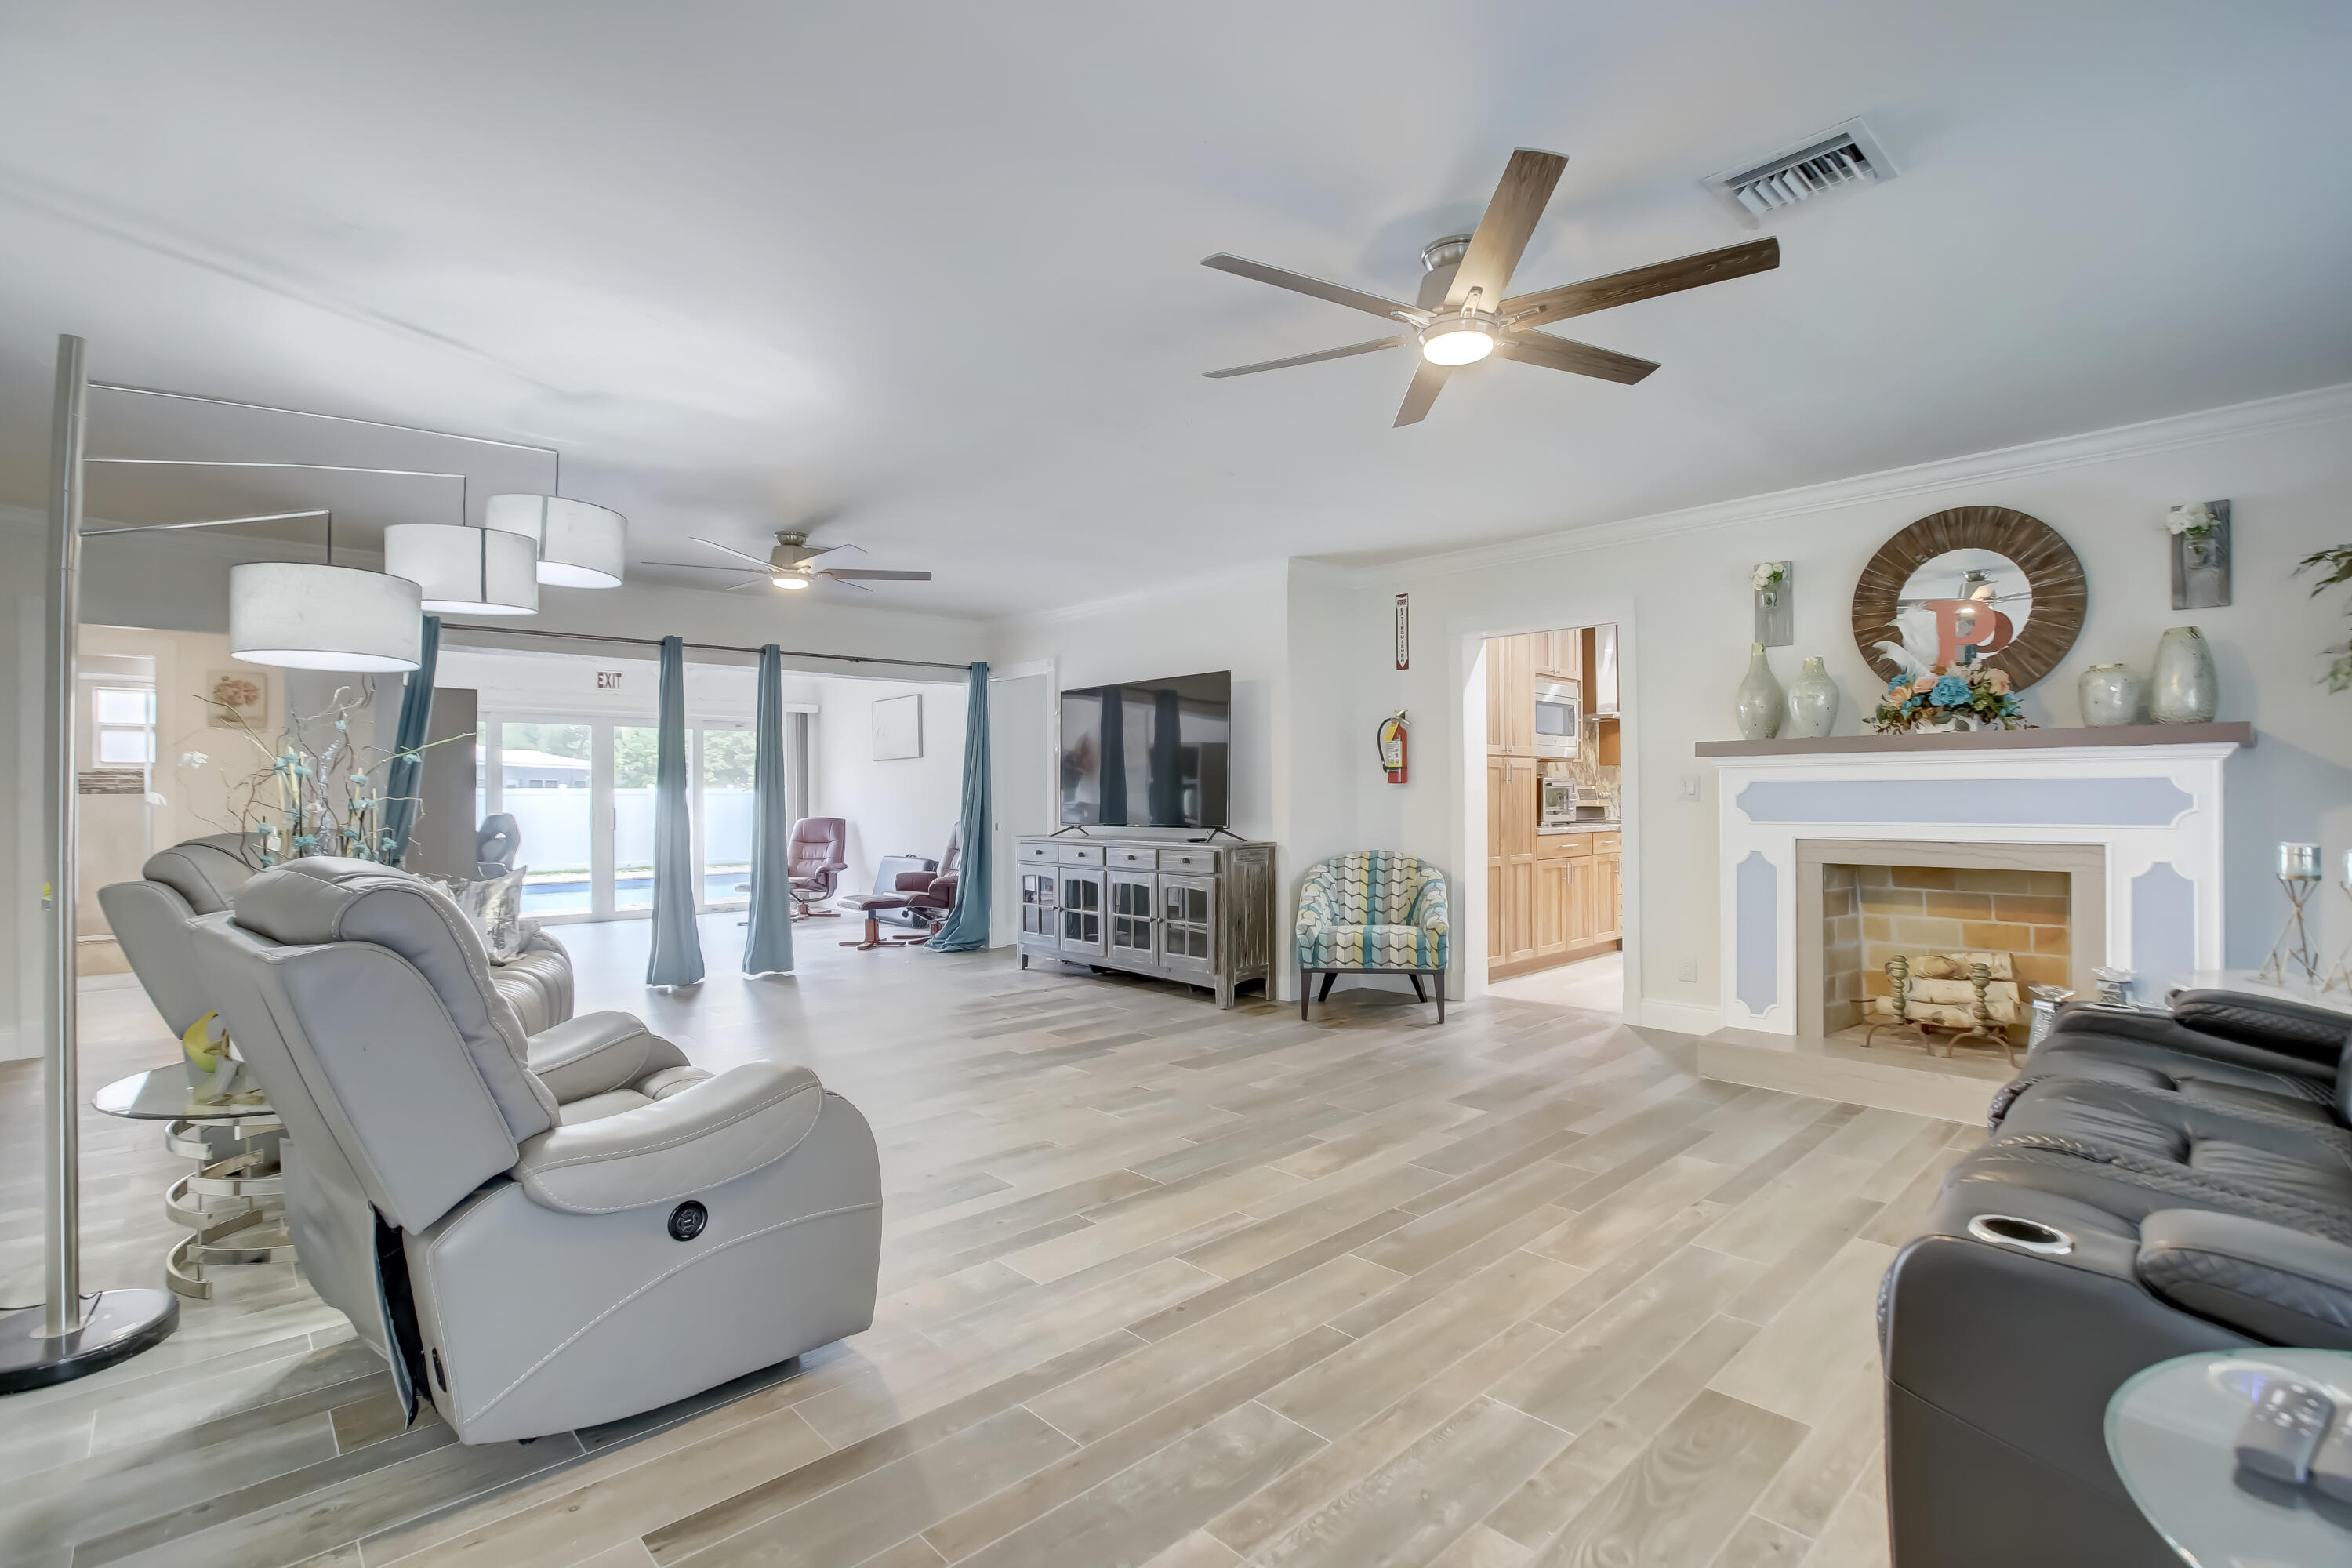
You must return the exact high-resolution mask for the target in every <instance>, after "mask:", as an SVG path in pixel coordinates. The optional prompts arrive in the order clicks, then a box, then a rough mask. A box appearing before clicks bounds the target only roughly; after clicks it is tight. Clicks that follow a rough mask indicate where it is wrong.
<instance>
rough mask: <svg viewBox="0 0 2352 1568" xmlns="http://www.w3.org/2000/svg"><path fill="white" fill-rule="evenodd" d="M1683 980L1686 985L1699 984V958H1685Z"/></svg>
mask: <svg viewBox="0 0 2352 1568" xmlns="http://www.w3.org/2000/svg"><path fill="white" fill-rule="evenodd" d="M1682 981H1683V984H1685V985H1696V984H1698V960H1697V959H1696V958H1685V959H1684V960H1683V967H1682Z"/></svg>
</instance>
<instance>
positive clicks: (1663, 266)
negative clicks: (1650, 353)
mask: <svg viewBox="0 0 2352 1568" xmlns="http://www.w3.org/2000/svg"><path fill="white" fill-rule="evenodd" d="M1778 266H1780V241H1779V240H1778V239H1769V238H1768V239H1752V240H1749V241H1748V243H1747V244H1745V245H1727V246H1725V247H1723V248H1722V249H1721V250H1702V251H1700V252H1699V253H1698V254H1697V255H1696V256H1684V257H1678V258H1675V259H1674V260H1672V261H1660V262H1656V263H1654V264H1653V265H1651V266H1648V267H1636V268H1633V270H1631V271H1629V272H1612V273H1611V274H1610V275H1609V276H1608V277H1606V278H1588V279H1585V280H1584V281H1583V282H1581V283H1563V284H1561V285H1560V286H1559V288H1557V289H1538V290H1537V291H1536V292H1535V293H1532V294H1521V295H1519V296H1518V297H1517V299H1512V300H1504V301H1503V303H1502V307H1501V309H1502V312H1503V314H1504V315H1506V316H1507V317H1510V318H1513V320H1512V322H1511V324H1512V325H1513V326H1515V327H1539V326H1541V325H1543V324H1544V323H1545V322H1546V321H1566V320H1567V319H1568V318H1569V317H1570V316H1584V315H1590V314H1591V312H1593V311H1595V310H1608V309H1609V308H1610V307H1612V306H1613V305H1630V304H1632V303H1633V302H1634V301H1635V300H1654V299H1656V298H1657V297H1658V296H1659V295H1661V294H1675V293H1679V292H1681V291H1682V290H1683V289H1696V288H1700V287H1702V286H1703V285H1706V284H1708V283H1720V282H1723V281H1724V280H1725V279H1730V278H1745V277H1747V276H1748V274H1749V273H1751V272H1769V271H1770V270H1772V268H1775V267H1778Z"/></svg>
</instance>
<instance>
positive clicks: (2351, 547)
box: [2294, 544, 2352, 691]
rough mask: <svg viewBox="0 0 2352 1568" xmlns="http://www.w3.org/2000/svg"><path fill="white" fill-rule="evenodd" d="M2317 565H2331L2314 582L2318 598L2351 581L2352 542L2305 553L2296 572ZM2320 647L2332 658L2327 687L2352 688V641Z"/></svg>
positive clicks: (2314, 589) (2304, 570) (2331, 689)
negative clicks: (2325, 573) (2339, 645)
mask: <svg viewBox="0 0 2352 1568" xmlns="http://www.w3.org/2000/svg"><path fill="white" fill-rule="evenodd" d="M2315 566H2324V567H2326V568H2327V569H2328V572H2327V575H2326V576H2325V577H2322V578H2321V579H2320V580H2319V581H2318V582H2316V583H2314V584H2312V585H2311V596H2312V597H2313V598H2317V597H2319V595H2322V594H2324V593H2326V591H2327V590H2328V589H2330V588H2333V587H2334V586H2336V584H2338V583H2352V544H2339V545H2337V546H2336V548H2335V549H2333V550H2320V551H2315V552H2313V553H2311V554H2309V555H2306V556H2305V557H2304V558H2303V562H2302V563H2301V564H2300V565H2298V566H2297V567H2295V569H2294V572H2295V575H2296V576H2298V577H2300V576H2302V575H2303V574H2305V572H2308V571H2310V570H2311V569H2312V568H2313V567H2315ZM2345 614H2347V615H2352V608H2347V610H2346V611H2345ZM2320 651H2321V652H2322V653H2325V654H2326V655H2328V656H2329V658H2330V659H2331V661H2332V662H2330V663H2329V665H2328V667H2327V673H2326V675H2324V676H2322V677H2320V679H2323V680H2325V681H2326V682H2327V689H2328V690H2330V691H2347V690H2352V642H2347V643H2345V644H2343V645H2342V646H2341V647H2329V648H2322V649H2320Z"/></svg>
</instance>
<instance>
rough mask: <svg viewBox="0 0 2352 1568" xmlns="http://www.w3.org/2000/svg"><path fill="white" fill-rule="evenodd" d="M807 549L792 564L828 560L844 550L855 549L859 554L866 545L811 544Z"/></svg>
mask: <svg viewBox="0 0 2352 1568" xmlns="http://www.w3.org/2000/svg"><path fill="white" fill-rule="evenodd" d="M807 549H808V553H807V554H806V555H803V556H802V557H801V558H800V559H799V560H798V561H795V562H793V565H795V566H800V567H809V566H814V565H815V564H816V563H818V562H820V561H830V560H831V559H833V557H835V556H836V555H838V554H840V553H841V552H843V551H845V550H855V551H856V552H857V553H859V554H860V555H863V554H865V553H866V546H864V545H863V544H813V545H810V546H808V547H807Z"/></svg>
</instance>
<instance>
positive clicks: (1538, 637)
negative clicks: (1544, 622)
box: [1527, 630, 1585, 681]
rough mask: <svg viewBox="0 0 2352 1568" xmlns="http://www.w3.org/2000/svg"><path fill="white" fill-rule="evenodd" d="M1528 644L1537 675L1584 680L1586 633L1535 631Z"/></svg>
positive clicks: (1552, 678)
mask: <svg viewBox="0 0 2352 1568" xmlns="http://www.w3.org/2000/svg"><path fill="white" fill-rule="evenodd" d="M1527 641H1528V648H1529V652H1530V654H1531V656H1532V658H1533V659H1534V662H1535V673H1536V674H1537V675H1539V676H1542V677H1543V678H1545V679H1549V680H1574V681H1582V680H1583V679H1584V665H1585V659H1584V643H1585V633H1584V632H1582V631H1580V630H1579V631H1565V632H1535V633H1531V634H1530V635H1529V636H1528V639H1527Z"/></svg>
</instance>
